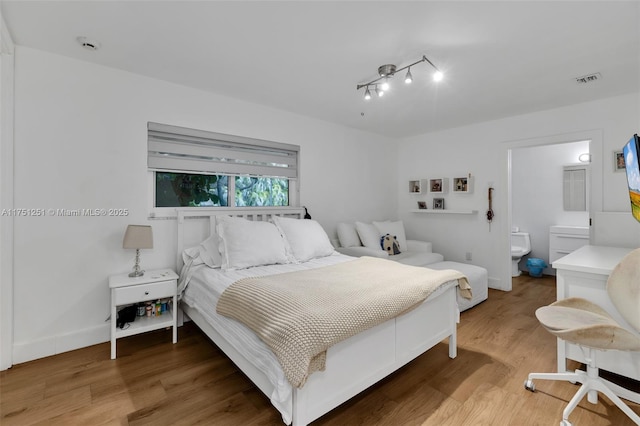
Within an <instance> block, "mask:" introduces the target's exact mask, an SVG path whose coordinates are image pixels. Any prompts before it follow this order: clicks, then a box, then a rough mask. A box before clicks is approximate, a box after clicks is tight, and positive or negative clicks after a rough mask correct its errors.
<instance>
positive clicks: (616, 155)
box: [613, 151, 626, 172]
mask: <svg viewBox="0 0 640 426" xmlns="http://www.w3.org/2000/svg"><path fill="white" fill-rule="evenodd" d="M625 170H626V165H625V161H624V153H623V152H622V151H614V152H613V171H615V172H624V171H625Z"/></svg>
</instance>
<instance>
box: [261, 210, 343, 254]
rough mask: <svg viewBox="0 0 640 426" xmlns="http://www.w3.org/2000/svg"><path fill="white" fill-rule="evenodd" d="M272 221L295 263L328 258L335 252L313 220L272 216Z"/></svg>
mask: <svg viewBox="0 0 640 426" xmlns="http://www.w3.org/2000/svg"><path fill="white" fill-rule="evenodd" d="M272 220H273V223H274V224H275V225H276V226H277V227H278V229H279V230H280V233H281V234H282V236H283V237H284V239H285V242H286V245H287V248H288V251H289V253H290V254H291V255H292V256H293V258H294V259H295V260H296V261H298V262H306V261H308V260H311V259H314V258H316V257H325V256H330V255H332V254H333V253H334V252H335V249H334V248H333V245H332V244H331V241H329V236H328V235H327V233H326V232H325V231H324V229H323V228H322V226H321V225H320V224H319V223H318V222H316V221H315V220H313V219H292V218H286V217H279V216H274V217H273V218H272Z"/></svg>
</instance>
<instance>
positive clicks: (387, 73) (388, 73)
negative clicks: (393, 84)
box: [356, 55, 444, 100]
mask: <svg viewBox="0 0 640 426" xmlns="http://www.w3.org/2000/svg"><path fill="white" fill-rule="evenodd" d="M422 62H427V63H429V65H431V66H432V67H433V69H434V70H435V72H434V73H433V80H434V81H440V80H442V78H443V77H444V74H442V72H441V71H440V70H439V69H438V67H436V66H435V65H433V62H431V61H430V60H429V59H428V58H427V57H426V56H424V55H422V58H421V59H420V60H418V61H416V62H414V63H412V64H409V65H407V66H404V67H402V68H397V67H396V66H395V65H393V64H386V65H381V66H379V67H378V75H379V76H380V77H378V78H376V79H374V80H371V81H370V82H368V83H362V84H358V85H357V87H356V90H360V89H362V88H363V87H364V88H365V89H366V90H365V92H364V98H365V99H366V100H369V99H371V91H370V90H369V87H370V86H373V88H374V90H375V92H376V94H377V95H378V97H381V96H382V95H384V92H385V91H387V90H389V80H390V79H391V78H392V77H393V76H394V74H395V73H397V72H400V71H404V70H407V75H406V76H405V78H404V82H405V83H407V84H409V83H411V82H412V81H413V75H412V74H411V67H413V66H415V65H418V64H420V63H422Z"/></svg>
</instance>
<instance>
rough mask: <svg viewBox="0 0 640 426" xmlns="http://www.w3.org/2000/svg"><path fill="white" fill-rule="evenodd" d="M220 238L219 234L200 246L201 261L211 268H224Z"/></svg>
mask: <svg viewBox="0 0 640 426" xmlns="http://www.w3.org/2000/svg"><path fill="white" fill-rule="evenodd" d="M219 247H220V237H218V235H217V234H213V235H211V236H210V237H209V238H207V239H206V240H204V241H203V242H201V243H200V245H199V246H198V248H199V250H200V259H202V261H203V262H204V264H205V265H207V266H208V267H209V268H219V267H221V266H222V256H221V255H220V249H219Z"/></svg>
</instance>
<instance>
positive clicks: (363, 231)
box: [356, 222, 386, 250]
mask: <svg viewBox="0 0 640 426" xmlns="http://www.w3.org/2000/svg"><path fill="white" fill-rule="evenodd" d="M356 231H358V236H359V237H360V241H362V245H363V246H365V247H368V248H370V249H375V250H380V237H381V236H382V235H383V234H385V233H386V232H380V231H378V229H377V228H376V227H375V226H373V225H372V224H370V223H363V222H356Z"/></svg>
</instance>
